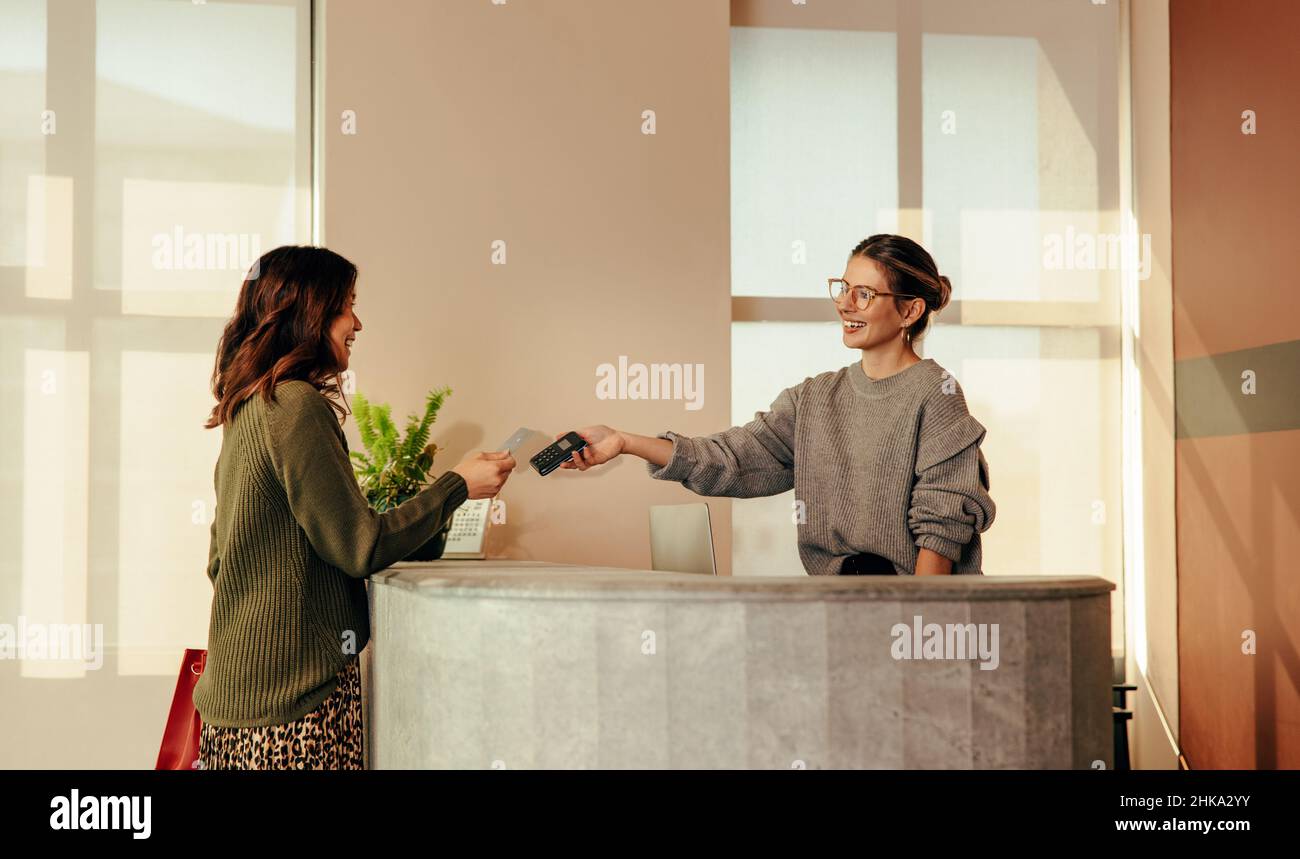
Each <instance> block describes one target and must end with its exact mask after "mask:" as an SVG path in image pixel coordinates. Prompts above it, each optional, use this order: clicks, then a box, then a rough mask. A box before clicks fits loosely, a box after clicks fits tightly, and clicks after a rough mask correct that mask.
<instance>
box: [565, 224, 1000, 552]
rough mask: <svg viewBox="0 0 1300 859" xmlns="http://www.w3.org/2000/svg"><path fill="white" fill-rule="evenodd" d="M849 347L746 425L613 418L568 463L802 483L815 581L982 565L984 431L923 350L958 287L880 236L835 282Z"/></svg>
mask: <svg viewBox="0 0 1300 859" xmlns="http://www.w3.org/2000/svg"><path fill="white" fill-rule="evenodd" d="M829 286H830V294H831V298H832V300H833V301H834V302H835V307H836V310H837V312H838V314H839V317H840V320H841V323H842V336H843V339H844V345H846V346H848V347H849V348H852V349H860V350H861V351H862V359H861V360H860V361H856V362H854V363H852V364H850V365H849V366H847V367H844V368H841V369H839V370H833V371H828V372H825V373H822V374H820V375H818V376H813V377H810V378H807V379H805V380H804V381H802V382H800V383H799V384H797V385H794V386H792V387H790V388H787V389H785V390H784V391H782V392H781V393H780V394H779V395H778V396H777V398H776V399H775V400H774V401H773V403H772V406H771V409H770V410H769V411H766V412H759V413H758V414H756V415H755V416H754V420H752V421H750V422H749V423H747V424H745V425H744V426H739V427H733V428H731V429H729V430H726V431H725V432H721V433H718V434H716V435H711V436H705V437H699V438H688V437H686V436H682V435H678V434H677V433H674V432H672V431H668V432H665V433H662V434H660V435H659V436H657V437H653V438H651V437H648V436H641V435H634V434H632V433H627V432H622V431H619V430H614V429H611V428H610V427H607V426H592V427H584V428H582V429H580V430H578V432H579V434H580V435H582V436H583V438H585V439H586V440H587V442H588V444H587V446H586V447H585V448H583V449H582V450H581V451H578V452H577V453H575V454H574V455H573V458H572V459H571V460H569V461H568V462H566V463H565V464H564V467H565V468H577V469H579V470H582V471H585V470H586V469H588V468H591V467H593V466H596V465H600V464H601V463H605V462H608V461H610V460H611V459H614V458H615V457H617V456H620V455H622V454H625V453H627V454H632V455H633V456H639V457H641V458H642V459H644V460H646V463H647V468H648V470H649V473H650V476H651V477H655V478H657V479H660V480H673V481H677V482H680V483H681V484H682V485H683V486H685V487H686V488H687V489H690V490H692V491H693V492H696V493H697V494H699V495H713V496H729V497H732V498H750V497H754V496H760V495H776V494H779V493H781V492H785V491H786V490H788V489H791V488H794V490H795V498H796V501H799V502H803V508H802V509H803V513H804V515H803V516H802V517H799V521H800V522H801V524H800V525H799V526H798V530H799V556H800V558H801V559H802V560H803V564H804V568H805V569H806V570H807V571H808V573H809V574H810V575H815V576H825V575H856V574H875V573H879V574H886V575H948V574H974V575H979V574H981V573H982V572H983V571H982V570H981V549H980V534H981V533H982V532H984V531H986V530H987V529H988V527H989V525H990V524H992V522H993V517H994V513H995V507H994V504H993V499H992V498H990V497H989V493H988V489H989V474H988V463H987V462H986V461H985V459H984V454H983V452H982V451H981V450H980V442H981V441H982V440H983V438H984V433H985V429H984V427H983V426H982V425H981V424H980V423H979V421H977V420H975V418H974V417H972V416H971V415H970V413H969V412H968V411H967V409H966V400H965V397H964V396H963V394H962V390H961V386H960V385H958V384H957V380H956V379H954V378H953V377H952V376H951V375H950V374H949V373H948V372H947V371H946V370H944V369H943V368H942V367H940V366H939V365H938V364H936V363H935V362H934V360H933V359H931V358H924V359H923V358H921V357H919V356H918V355H917V354H916V352H915V351H913V349H912V343H913V341H914V340H915V339H916V338H918V337H920V336H921V335H922V334H923V333H924V332H925V331H926V328H927V326H928V325H929V322H930V317H931V315H932V314H934V313H936V312H937V311H939V310H941V309H942V308H943V307H944V306H945V305H946V304H947V303H948V298H949V295H950V293H951V291H952V287H951V284H949V282H948V279H947V278H946V277H943V276H942V275H940V274H939V272H938V269H937V268H936V266H935V264H934V260H933V259H932V258H931V256H930V254H929V253H927V252H926V250H925V249H924V248H922V247H921V246H920V245H918V244H917V243H916V242H913V241H912V240H911V239H908V238H904V237H903V236H894V235H875V236H871V237H870V238H868V239H866V240H864V241H862V242H861V243H859V244H858V245H857V247H855V248H854V249H853V252H852V253H851V254H850V255H849V260H848V264H847V265H846V267H845V270H844V276H843V277H839V278H830V279H829Z"/></svg>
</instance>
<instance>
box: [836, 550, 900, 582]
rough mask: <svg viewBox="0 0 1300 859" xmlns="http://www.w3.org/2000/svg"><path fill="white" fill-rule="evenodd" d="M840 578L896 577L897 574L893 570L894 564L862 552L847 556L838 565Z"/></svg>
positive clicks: (886, 559)
mask: <svg viewBox="0 0 1300 859" xmlns="http://www.w3.org/2000/svg"><path fill="white" fill-rule="evenodd" d="M840 575H841V576H896V575H898V572H897V571H896V570H895V569H894V564H893V562H892V561H890V560H889V559H888V558H882V557H880V556H879V555H873V554H872V553H870V552H862V553H860V554H857V555H849V556H848V557H847V558H845V559H844V563H843V564H841V565H840Z"/></svg>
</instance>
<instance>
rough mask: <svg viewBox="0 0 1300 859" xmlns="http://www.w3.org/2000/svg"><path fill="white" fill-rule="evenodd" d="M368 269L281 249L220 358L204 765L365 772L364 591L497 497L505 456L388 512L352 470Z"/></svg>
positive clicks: (201, 696)
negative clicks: (344, 383)
mask: <svg viewBox="0 0 1300 859" xmlns="http://www.w3.org/2000/svg"><path fill="white" fill-rule="evenodd" d="M356 281H357V269H356V266H354V265H353V264H352V263H350V262H348V261H347V260H346V259H344V258H343V257H341V256H339V255H338V254H336V253H334V252H332V251H329V250H326V249H325V248H317V247H294V246H286V247H280V248H276V249H275V250H272V251H268V252H267V253H266V254H264V255H263V256H262V257H261V259H259V260H258V261H257V263H256V264H255V265H254V266H253V268H252V270H251V271H250V272H249V275H248V277H247V278H246V279H245V280H244V283H243V286H242V287H241V288H240V291H239V298H238V300H237V302H236V306H235V313H234V316H233V317H232V318H231V319H230V321H229V323H228V324H227V325H226V328H225V331H224V333H223V334H222V336H221V341H220V345H219V346H218V350H217V360H216V367H215V369H214V371H213V375H212V390H213V393H214V394H215V396H216V399H217V404H216V406H215V407H214V408H213V409H212V414H211V417H210V418H209V420H208V422H207V424H206V426H207V428H209V429H211V428H214V427H218V426H220V427H222V441H221V455H220V456H219V457H218V459H217V465H216V470H215V472H214V475H213V480H214V482H215V484H216V490H217V512H216V517H215V519H214V521H213V524H212V534H211V547H210V549H209V554H208V568H207V573H208V578H209V579H210V580H211V582H212V585H213V598H212V614H211V619H210V623H209V628H208V655H207V663H206V666H205V668H204V671H203V675H202V676H201V677H200V679H199V682H198V684H197V685H196V687H195V689H194V706H195V708H196V709H197V710H198V712H199V715H200V717H201V718H202V722H203V726H202V732H201V735H200V743H199V764H198V765H199V766H201V767H203V768H205V769H361V768H363V744H364V733H363V730H362V723H361V679H360V669H359V665H358V654H359V653H360V652H361V650H362V648H364V647H365V646H366V643H367V642H368V641H369V639H370V626H369V608H368V604H367V599H366V589H365V581H364V580H365V578H366V577H367V576H369V575H370V574H371V573H374V572H377V571H378V570H382V569H384V568H385V567H387V566H389V565H390V564H392V563H393V562H395V561H399V560H401V559H402V558H404V557H405V556H406V555H408V554H410V553H411V552H412V551H413V550H414V549H416V548H418V547H419V546H421V545H422V544H423V543H424V542H425V541H427V540H428V539H429V538H430V537H431V536H432V535H433V534H434V533H435V532H436V531H438V530H439V529H440V528H442V527H443V525H444V524H445V523H446V522H447V521H448V519H449V518H450V517H451V515H452V513H453V512H455V510H456V508H457V507H459V506H460V505H461V504H462V503H464V501H465V500H466V499H467V498H491V497H493V496H495V495H496V494H497V493H498V492H499V491H500V490H501V487H502V486H503V485H504V484H505V481H506V479H507V477H508V476H509V474H510V472H511V470H512V469H513V468H514V467H515V461H514V458H513V457H511V456H510V454H509V453H491V452H480V453H476V454H474V455H471V456H468V457H466V458H465V459H464V460H463V461H461V463H460V464H459V465H457V466H456V467H455V468H453V469H452V470H451V471H448V472H446V473H445V474H443V475H442V476H440V477H439V478H438V479H437V480H435V481H433V483H432V484H430V485H429V486H427V487H426V488H425V489H424V490H423V491H422V492H420V494H418V495H417V496H415V497H414V498H412V499H410V500H409V501H407V502H406V503H405V504H402V505H401V506H399V507H397V508H394V509H392V510H389V511H387V512H384V513H376V512H375V511H374V510H372V509H371V508H370V506H369V504H368V503H367V502H366V498H365V496H364V495H363V494H362V492H361V489H360V487H359V486H358V485H357V481H356V478H355V477H354V476H353V472H352V466H351V463H350V461H349V457H348V445H347V440H346V438H345V437H344V435H343V430H342V428H341V426H340V422H341V421H342V420H343V418H344V417H345V416H346V414H347V411H346V410H345V408H344V407H343V405H342V404H340V402H339V400H340V399H341V397H342V391H341V389H340V385H339V374H341V373H342V372H343V371H344V370H346V369H347V368H348V360H349V356H350V355H351V352H352V344H353V341H354V340H355V339H356V336H357V333H358V332H360V331H361V330H362V327H361V320H360V319H359V318H358V317H357V315H356V309H355V304H356Z"/></svg>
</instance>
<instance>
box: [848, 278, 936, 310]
mask: <svg viewBox="0 0 1300 859" xmlns="http://www.w3.org/2000/svg"><path fill="white" fill-rule="evenodd" d="M826 286H827V287H828V288H829V289H830V293H831V301H834V302H835V303H836V304H839V303H840V299H841V298H843V297H844V296H846V295H848V294H850V293H852V295H853V305H854V307H856V308H857V309H858V310H866V309H867V308H868V307H870V306H871V299H873V298H875V297H876V296H877V295H893V296H896V297H898V298H919V297H920V296H917V295H909V294H907V293H905V292H879V291H877V290H874V289H872V288H871V287H869V286H853V285H852V284H851V283H849V282H848V281H847V280H845V279H844V278H842V277H828V278H826Z"/></svg>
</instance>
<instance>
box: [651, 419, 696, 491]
mask: <svg viewBox="0 0 1300 859" xmlns="http://www.w3.org/2000/svg"><path fill="white" fill-rule="evenodd" d="M657 438H662V439H667V440H668V441H671V442H672V443H673V455H672V456H670V457H669V458H668V461H667V462H665V463H664V464H663V465H662V466H659V465H655V464H654V463H653V462H646V464H645V465H646V471H648V472H649V473H650V476H651V477H653V478H654V479H656V480H674V481H677V482H679V483H680V482H681V481H683V480H685V479H687V478H688V477H690V476H691V472H692V471H694V470H695V457H694V456H693V452H692V451H691V447H690V445H689V444H687V443H686V442H687V441H688V439H686V437H685V436H680V435H678V434H677V433H675V432H673V431H672V430H668V431H667V432H662V433H660V434H659V435H658V436H657Z"/></svg>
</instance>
